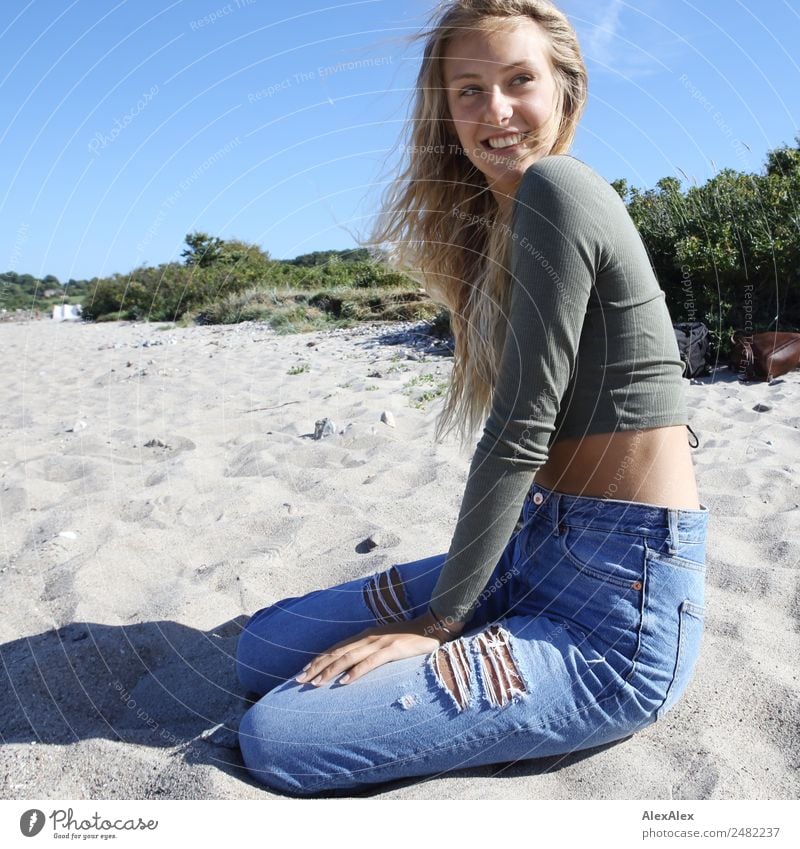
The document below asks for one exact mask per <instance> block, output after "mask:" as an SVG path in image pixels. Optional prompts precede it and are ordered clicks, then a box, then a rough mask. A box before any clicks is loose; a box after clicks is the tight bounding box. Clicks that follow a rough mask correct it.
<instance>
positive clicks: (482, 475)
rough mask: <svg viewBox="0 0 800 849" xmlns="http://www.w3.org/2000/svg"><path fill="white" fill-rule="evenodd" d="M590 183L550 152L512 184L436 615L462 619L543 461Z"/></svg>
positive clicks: (588, 216) (573, 336) (568, 344)
mask: <svg viewBox="0 0 800 849" xmlns="http://www.w3.org/2000/svg"><path fill="white" fill-rule="evenodd" d="M597 179H599V178H598V177H597V176H596V175H595V174H594V172H592V171H591V169H589V168H588V166H586V165H584V164H583V163H581V162H580V161H579V160H576V159H573V158H572V157H569V156H550V157H545V158H543V159H541V160H539V161H538V162H536V163H534V164H533V165H532V166H530V168H528V169H527V170H526V172H525V174H524V175H523V178H522V180H521V183H520V185H519V187H518V190H517V193H516V196H515V201H514V211H513V216H512V232H511V234H510V238H511V239H512V246H511V286H512V292H511V298H510V308H509V315H508V321H509V326H508V330H507V333H506V339H505V345H504V348H503V353H502V357H501V362H500V369H499V374H498V380H497V385H496V387H495V390H494V394H493V396H492V406H491V412H490V414H489V416H488V418H487V421H486V424H485V426H484V431H483V435H482V437H481V439H480V441H479V442H478V445H477V448H476V451H475V454H474V456H473V458H472V463H471V466H470V471H469V476H468V479H467V484H466V489H465V493H464V497H463V501H462V504H461V510H460V513H459V517H458V523H457V525H456V529H455V533H454V536H453V539H452V543H451V545H450V550H449V552H448V555H447V559H446V561H445V564H444V566H443V568H442V572H441V574H440V577H439V580H438V582H437V584H436V586H435V588H434V590H433V594H432V597H431V610H432V612H433V613H434V614H435V615H437V616H439V617H441V618H447V617H449V618H450V619H451V621H462V622H463V621H466V620H468V619H469V617H470V616H471V613H472V611H473V609H474V607H475V604H476V602H475V600H476V599H477V598H478V596H479V595H480V594H481V592H482V591H483V589H484V588H485V587H486V583H487V581H488V579H489V577H490V576H491V574H492V571H493V570H494V568H495V566H496V564H497V561H498V560H499V559H500V556H501V555H502V553H503V550H504V549H505V547H506V545H507V544H508V542H509V540H510V538H511V535H512V533H513V530H514V527H515V524H516V521H517V518H518V516H519V513H520V509H521V507H522V504H523V502H524V500H525V495H526V494H527V492H528V490H529V489H530V486H531V484H532V482H533V478H534V475H535V473H536V471H537V469H539V468H540V467H541V466H542V465H543V464H544V462H545V461H546V459H547V457H548V450H549V445H550V441H551V437H552V434H553V432H554V431H555V430H556V427H557V419H558V416H559V411H560V410H561V407H562V402H563V399H565V395H566V393H567V390H568V388H569V385H570V383H571V380H572V378H573V377H574V371H575V367H576V362H577V353H578V346H579V343H580V337H581V331H582V328H583V326H584V317H585V314H586V310H587V304H588V301H589V298H590V295H591V291H592V286H593V284H594V282H595V279H596V276H597V271H598V268H599V267H600V266H601V264H602V262H603V257H602V248H601V244H602V243H601V239H600V237H599V231H600V227H601V226H602V225H601V219H600V216H599V215H598V212H600V211H601V210H602V206H601V205H600V204H599V203H598V201H597V195H598V191H597V189H598V186H597V183H596V180H597ZM612 191H613V190H612ZM600 194H601V195H602V192H601V193H600Z"/></svg>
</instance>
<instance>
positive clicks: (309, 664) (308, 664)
mask: <svg viewBox="0 0 800 849" xmlns="http://www.w3.org/2000/svg"><path fill="white" fill-rule="evenodd" d="M309 666H311V662H310V661H309V662H308V663H307V664H306V665H305V666H304V667H303V672H305V671H306V669H308V667H309Z"/></svg>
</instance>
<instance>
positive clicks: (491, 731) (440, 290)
mask: <svg viewBox="0 0 800 849" xmlns="http://www.w3.org/2000/svg"><path fill="white" fill-rule="evenodd" d="M424 35H425V37H426V38H427V42H426V46H425V51H424V57H423V60H422V66H421V69H420V72H419V78H418V88H417V93H416V105H415V112H414V116H413V121H412V142H413V143H412V144H411V145H409V148H408V149H409V151H410V160H409V164H408V168H407V170H406V171H405V173H404V174H403V175H402V176H401V177H400V178H398V180H397V181H396V182H395V184H394V186H393V188H392V189H391V191H390V194H389V199H388V201H387V210H386V213H387V215H386V217H385V219H384V223H383V225H382V227H381V229H380V230H379V231H378V232H377V233H376V234H375V240H374V241H375V242H376V243H378V242H380V243H389V244H391V245H392V246H393V253H392V255H391V261H392V263H393V265H395V266H396V267H398V268H403V269H405V270H407V271H408V272H409V273H410V274H412V275H414V276H416V278H417V279H419V280H420V282H421V283H422V284H423V285H424V286H425V287H426V288H427V290H428V291H429V292H430V293H431V296H432V297H433V298H434V299H436V300H437V301H439V302H441V303H442V304H445V305H446V306H447V307H448V308H449V309H450V313H451V324H452V329H453V333H454V337H455V362H454V367H453V373H452V379H451V383H450V387H449V394H448V396H447V398H446V400H445V406H444V410H443V414H442V417H441V418H440V420H439V422H438V423H437V433H436V437H437V438H439V437H441V435H442V434H443V433H444V432H445V431H446V425H448V424H449V428H450V429H452V428H453V427H456V428H458V429H459V430H460V431H461V434H462V441H463V442H464V443H467V442H468V440H469V439H470V438H471V435H472V434H473V433H474V432H475V427H476V426H477V425H480V424H481V423H482V422H484V427H483V432H482V435H481V437H480V440H479V442H478V445H477V449H476V450H475V454H474V457H473V460H472V464H471V467H470V472H469V478H468V482H467V485H466V491H465V493H464V497H463V501H462V505H461V510H460V514H459V517H458V523H457V525H456V529H455V534H454V536H453V540H452V544H451V546H450V550H449V552H448V553H447V554H446V555H445V554H440V555H436V556H433V557H428V558H426V559H423V560H419V561H414V562H410V563H399V564H396V565H394V566H393V567H392V568H391V569H389V570H388V571H387V572H382V573H380V574H376V575H372V576H370V577H369V578H366V579H357V580H354V581H351V582H349V583H345V584H342V585H339V586H337V587H332V588H329V589H325V590H318V591H316V592H312V593H310V594H308V595H305V596H302V597H297V598H289V599H284V600H283V601H280V602H278V603H277V604H274V605H271V606H269V607H266V608H264V609H263V610H260V611H258V612H257V613H256V614H255V615H254V616H253V617H252V618H251V619H250V621H249V622H248V624H247V626H246V628H245V630H244V632H243V633H242V635H241V638H240V642H239V648H238V655H237V669H238V674H239V678H240V681H241V682H242V684H243V685H244V686H245V687H247V688H248V689H249V690H251V691H254V692H257V693H258V694H259V695H261V696H262V698H261V699H260V701H258V702H257V703H256V704H254V705H253V706H252V707H251V708H250V709H249V710H248V712H247V713H246V714H245V716H244V718H243V720H242V723H241V725H240V729H239V740H240V745H241V750H242V755H243V758H244V762H245V764H246V766H247V768H248V770H249V771H250V773H251V774H252V775H253V776H254V777H255V778H256V779H257V780H258V781H260V782H262V783H264V784H266V785H267V786H269V787H271V788H273V789H276V790H280V791H282V792H288V793H292V794H298V795H312V794H320V793H321V794H323V795H332V794H336V793H341V792H345V793H352V792H353V791H354V790H356V789H358V788H369V786H370V785H375V784H376V783H379V782H384V781H387V780H390V779H396V778H401V777H408V776H420V775H435V774H438V773H442V772H445V771H448V770H452V769H457V768H461V767H470V766H476V765H479V764H494V763H500V762H507V761H515V760H519V759H527V758H536V757H542V756H547V755H557V754H561V753H567V752H572V751H575V750H578V749H584V748H588V747H592V746H598V745H600V744H604V743H608V742H610V741H614V740H619V739H622V738H624V737H628V736H630V735H631V734H633V733H634V732H636V731H637V730H639V729H642V728H644V727H646V726H648V725H650V724H652V723H654V722H656V721H657V720H659V719H660V718H661V717H662V716H663V714H664V713H665V712H666V711H667V710H669V709H670V707H671V706H672V705H673V704H674V703H675V701H676V700H677V699H678V697H679V696H680V695H681V694H682V692H683V691H684V689H685V687H686V685H687V683H688V681H689V679H690V677H691V674H692V670H693V667H694V664H695V660H696V657H697V653H698V649H699V644H700V638H701V632H702V626H703V584H704V570H705V543H706V525H707V518H708V512H707V510H706V508H705V506H704V505H701V504H700V503H699V502H698V494H697V489H696V485H695V477H694V471H693V468H692V462H691V457H690V454H689V448H688V445H687V437H686V426H687V424H688V421H687V408H686V385H685V382H684V380H683V379H682V365H681V361H680V358H679V355H678V348H677V342H676V339H675V335H674V332H673V329H672V325H671V321H670V316H669V313H668V311H667V307H666V304H665V302H664V296H663V292H662V291H661V289H660V288H659V285H658V282H657V280H656V278H655V276H654V274H653V270H652V267H651V265H650V263H649V260H648V256H647V252H646V250H645V247H644V245H643V243H642V241H641V238H640V237H639V235H638V233H637V231H636V229H635V227H634V225H633V223H632V221H631V219H630V217H629V216H628V213H627V210H626V208H625V205H624V203H623V201H622V200H621V199H620V197H619V196H618V195H617V193H616V192H615V191H614V189H613V188H612V187H611V186H610V185H609V184H608V183H607V182H606V181H605V180H603V179H602V178H601V177H600V176H599V175H597V174H596V173H595V172H594V171H593V170H592V169H591V168H590V167H589V166H588V165H586V164H584V163H583V162H581V161H579V160H578V159H575V158H573V157H571V156H569V155H568V154H566V151H567V150H568V149H569V146H570V144H571V141H572V138H573V135H574V133H575V128H576V124H577V121H578V119H579V117H580V115H581V113H582V111H583V108H584V104H585V99H586V92H587V81H586V70H585V67H584V64H583V60H582V57H581V53H580V49H579V46H578V43H577V40H576V37H575V33H574V31H573V29H572V27H571V26H570V25H569V23H568V21H567V19H566V18H565V17H564V15H563V14H562V13H561V12H560V11H558V10H557V9H556V8H555V7H554V6H553V5H552V4H550V3H549V2H546V0H455V2H450V3H447V4H445V7H444V9H443V10H442V9H440V11H439V12H438V17H437V18H436V19H435V21H434V23H433V26H432V27H431V28H430V30H429V31H428V32H427V33H424ZM487 413H488V415H487ZM520 510H521V511H522V515H521V526H520V525H518V524H517V519H518V517H520ZM301 669H302V670H304V671H302V672H301Z"/></svg>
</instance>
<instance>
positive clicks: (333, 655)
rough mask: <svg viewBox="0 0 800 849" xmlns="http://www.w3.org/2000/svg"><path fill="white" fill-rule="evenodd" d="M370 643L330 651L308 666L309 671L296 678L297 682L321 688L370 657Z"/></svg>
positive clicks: (360, 642) (359, 642)
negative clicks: (320, 686) (321, 685)
mask: <svg viewBox="0 0 800 849" xmlns="http://www.w3.org/2000/svg"><path fill="white" fill-rule="evenodd" d="M369 645H370V644H369V643H367V642H363V641H358V642H356V643H350V644H349V645H347V646H341V647H339V648H338V649H335V650H333V651H328V652H326V653H325V654H322V655H320V656H319V657H317V658H314V660H312V661H311V663H310V664H309V665H308V669H306V670H304V671H303V672H302V673H300V675H298V676H297V677H296V678H295V681H298V682H300V683H301V684H305V683H311V684H315V685H317V686H319V685H320V684H324V683H325V682H326V681H329V680H330V679H331V678H333V677H334V676H336V675H338V674H339V673H340V672H344V671H345V670H347V669H350V668H351V667H352V666H353V665H355V664H356V663H358V661H360V660H362V659H363V658H364V657H366V656H367V655H369V654H370V653H371V652H372V651H373V649H371V648H369Z"/></svg>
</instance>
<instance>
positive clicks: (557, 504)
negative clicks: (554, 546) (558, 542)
mask: <svg viewBox="0 0 800 849" xmlns="http://www.w3.org/2000/svg"><path fill="white" fill-rule="evenodd" d="M550 497H551V498H552V499H553V506H552V511H553V514H552V515H553V523H554V525H555V535H556V536H557V537H560V536H561V534H563V533H564V531H565V530H566V528H565V527H564V524H563V523H562V521H561V511H562V509H563V508H562V504H561V499H562V497H563V496H562V495H561V493H555V492H554V493H553V494H552V495H551V496H550Z"/></svg>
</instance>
